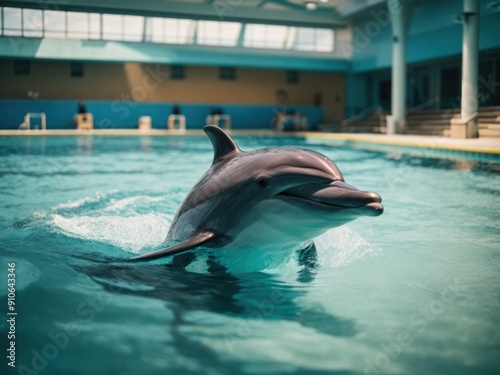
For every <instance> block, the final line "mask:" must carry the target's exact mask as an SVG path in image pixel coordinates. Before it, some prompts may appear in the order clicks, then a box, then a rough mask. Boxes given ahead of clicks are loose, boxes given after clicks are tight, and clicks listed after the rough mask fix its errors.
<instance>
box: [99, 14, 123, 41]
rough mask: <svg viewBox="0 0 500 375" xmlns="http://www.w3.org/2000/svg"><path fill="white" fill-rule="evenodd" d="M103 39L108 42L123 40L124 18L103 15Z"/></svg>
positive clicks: (114, 15)
mask: <svg viewBox="0 0 500 375" xmlns="http://www.w3.org/2000/svg"><path fill="white" fill-rule="evenodd" d="M102 37H103V39H107V40H121V39H122V38H123V16H121V15H118V14H103V15H102Z"/></svg>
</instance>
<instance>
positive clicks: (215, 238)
mask: <svg viewBox="0 0 500 375" xmlns="http://www.w3.org/2000/svg"><path fill="white" fill-rule="evenodd" d="M204 131H205V133H206V134H207V135H208V137H209V138H210V140H211V141H212V144H213V147H214V160H213V163H212V166H211V167H210V169H209V170H208V171H207V172H206V173H205V174H204V175H203V176H202V177H201V179H200V180H199V181H198V183H197V184H196V185H195V186H194V187H193V189H192V190H191V192H190V193H189V194H188V196H187V197H186V199H185V200H184V202H183V203H182V205H181V207H180V208H179V210H178V212H177V214H176V215H175V218H174V221H173V223H172V226H171V227H170V231H169V233H168V235H167V239H166V243H169V244H172V246H170V247H168V248H166V249H164V250H160V251H157V252H154V253H150V254H144V255H140V256H137V257H135V258H133V260H151V259H157V258H162V257H166V256H169V255H173V254H177V253H181V252H183V251H186V250H190V249H194V248H196V247H198V246H205V247H212V248H231V249H245V248H246V249H248V248H254V249H255V248H256V249H259V250H262V251H271V250H278V249H285V248H286V249H290V250H298V249H302V248H307V247H308V246H310V245H311V243H312V240H313V239H314V238H315V237H317V236H319V235H321V234H322V233H324V232H326V231H327V230H329V229H331V228H334V227H337V226H340V225H343V224H345V223H347V222H349V221H352V220H354V219H356V218H357V217H359V216H378V215H380V214H382V212H383V207H382V205H381V201H382V199H381V198H380V196H379V195H378V194H377V193H371V192H366V191H360V190H358V189H356V188H355V187H353V186H351V185H348V184H346V183H345V182H344V178H343V177H342V174H341V173H340V171H339V169H338V168H337V166H336V165H335V164H334V163H333V162H332V161H331V160H329V159H328V158H327V157H326V156H324V155H322V154H320V153H318V152H315V151H311V150H306V149H300V148H290V147H279V148H267V149H262V150H257V151H251V152H243V151H241V150H240V149H239V147H238V146H237V145H236V143H235V142H234V141H233V140H232V139H231V137H229V136H228V135H227V134H226V133H225V132H224V131H223V130H222V129H220V128H218V127H216V126H211V125H209V126H206V127H205V128H204Z"/></svg>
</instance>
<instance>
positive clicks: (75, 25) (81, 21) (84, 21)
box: [66, 12, 89, 39]
mask: <svg viewBox="0 0 500 375" xmlns="http://www.w3.org/2000/svg"><path fill="white" fill-rule="evenodd" d="M66 17H67V18H68V22H67V24H68V30H67V37H68V38H72V39H87V38H88V36H89V23H88V17H87V13H80V12H67V13H66Z"/></svg>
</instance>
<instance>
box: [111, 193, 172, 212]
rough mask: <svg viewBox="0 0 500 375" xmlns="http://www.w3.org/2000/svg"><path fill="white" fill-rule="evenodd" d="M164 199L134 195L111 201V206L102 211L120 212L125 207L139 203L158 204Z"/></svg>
mask: <svg viewBox="0 0 500 375" xmlns="http://www.w3.org/2000/svg"><path fill="white" fill-rule="evenodd" d="M163 199H164V198H163V197H148V196H146V195H136V196H133V197H128V198H123V199H119V200H114V199H111V202H110V203H111V204H110V205H109V206H108V207H106V208H105V209H104V211H120V210H123V209H125V208H126V207H127V206H130V205H133V204H135V203H136V202H138V201H140V202H141V203H145V202H148V203H149V202H160V201H162V200H163Z"/></svg>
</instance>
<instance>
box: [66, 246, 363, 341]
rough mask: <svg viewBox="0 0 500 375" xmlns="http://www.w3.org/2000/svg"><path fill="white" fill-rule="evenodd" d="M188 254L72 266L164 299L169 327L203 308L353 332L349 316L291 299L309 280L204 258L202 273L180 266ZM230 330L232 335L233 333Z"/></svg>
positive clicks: (129, 291)
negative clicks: (288, 279)
mask: <svg viewBox="0 0 500 375" xmlns="http://www.w3.org/2000/svg"><path fill="white" fill-rule="evenodd" d="M75 257H76V256H75ZM194 257H195V255H194V254H192V253H187V254H185V255H183V256H182V257H177V258H176V259H175V261H174V262H173V263H172V264H170V265H159V264H142V265H140V264H126V263H124V264H116V263H113V261H115V259H113V258H106V257H103V256H102V255H98V254H93V255H91V256H89V257H87V258H86V260H91V261H92V263H91V264H87V265H75V266H74V268H75V269H76V270H77V271H79V272H82V273H84V274H85V275H87V276H89V277H90V278H91V279H92V280H93V281H95V282H96V283H98V284H99V285H101V286H102V287H103V288H104V290H106V291H108V292H110V293H118V294H125V295H133V296H141V297H148V298H155V299H159V300H162V301H165V302H166V304H167V306H168V308H169V309H170V310H172V311H173V312H174V315H175V320H176V323H175V324H174V325H173V327H172V329H173V330H174V331H175V330H176V329H177V328H178V327H176V326H178V325H181V324H185V323H186V321H185V320H184V316H185V314H186V313H188V312H190V311H206V312H209V313H216V314H222V315H224V316H229V317H232V318H239V319H244V320H248V319H253V318H257V319H263V320H267V321H276V320H278V321H283V320H285V321H293V322H297V323H299V324H301V325H302V326H304V327H308V328H313V329H315V330H317V331H318V332H320V333H323V334H328V335H333V336H344V337H345V336H348V337H349V336H354V335H355V334H356V333H357V328H356V324H355V321H353V320H351V319H345V318H340V317H336V316H333V315H331V314H329V313H327V312H325V310H324V309H323V308H322V307H321V306H315V307H303V306H299V305H298V304H297V302H296V301H297V300H298V299H299V298H300V297H302V296H304V295H305V294H306V293H307V292H308V290H309V288H312V287H314V284H312V283H309V284H300V283H298V284H295V285H291V284H288V283H285V282H283V281H280V280H279V279H278V278H277V276H275V275H270V274H267V273H264V272H254V273H247V274H241V275H238V276H235V275H232V274H231V273H230V272H228V270H227V269H226V268H224V267H223V266H221V265H219V264H217V263H216V262H215V261H214V258H209V259H208V260H207V266H208V273H207V274H200V273H193V272H188V271H186V270H185V269H184V267H185V265H186V264H189V263H190V262H191V261H192V260H194ZM79 258H82V257H81V256H79ZM230 334H234V335H238V332H233V333H230ZM176 335H180V333H179V332H177V333H176Z"/></svg>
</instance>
